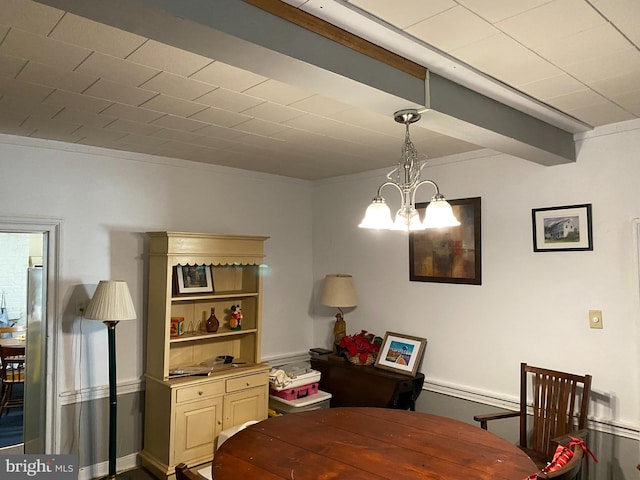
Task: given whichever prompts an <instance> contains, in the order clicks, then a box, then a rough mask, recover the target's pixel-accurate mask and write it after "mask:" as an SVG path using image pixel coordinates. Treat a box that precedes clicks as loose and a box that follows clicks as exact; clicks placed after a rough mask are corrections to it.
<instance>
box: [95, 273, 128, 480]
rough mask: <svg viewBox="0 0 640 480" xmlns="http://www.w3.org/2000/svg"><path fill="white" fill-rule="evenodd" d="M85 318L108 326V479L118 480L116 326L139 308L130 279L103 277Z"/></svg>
mask: <svg viewBox="0 0 640 480" xmlns="http://www.w3.org/2000/svg"><path fill="white" fill-rule="evenodd" d="M84 316H85V318H88V319H91V320H102V321H103V322H104V324H105V325H106V326H107V335H108V337H107V339H108V342H109V474H108V475H107V476H106V477H105V478H106V479H108V480H117V479H118V478H119V477H118V475H117V474H116V436H117V433H116V425H117V423H118V421H117V416H118V392H117V383H116V325H117V324H118V322H119V321H121V320H134V319H135V318H136V310H135V308H134V307H133V300H131V294H130V293H129V287H128V286H127V282H123V281H116V280H102V281H101V282H100V283H99V284H98V287H97V288H96V291H95V293H94V294H93V298H92V299H91V301H90V302H89V305H87V309H86V310H85V312H84Z"/></svg>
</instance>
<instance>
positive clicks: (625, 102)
mask: <svg viewBox="0 0 640 480" xmlns="http://www.w3.org/2000/svg"><path fill="white" fill-rule="evenodd" d="M611 99H612V100H613V101H614V102H615V103H616V104H618V105H619V106H620V107H621V108H624V109H625V110H627V111H628V112H631V113H632V114H633V115H635V116H637V117H640V90H636V91H634V92H628V93H623V94H617V95H615V96H613V97H611Z"/></svg>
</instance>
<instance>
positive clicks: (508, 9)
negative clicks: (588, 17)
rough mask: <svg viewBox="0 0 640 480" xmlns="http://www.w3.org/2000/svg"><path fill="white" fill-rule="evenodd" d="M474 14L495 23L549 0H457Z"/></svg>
mask: <svg viewBox="0 0 640 480" xmlns="http://www.w3.org/2000/svg"><path fill="white" fill-rule="evenodd" d="M457 2H458V3H459V4H461V5H464V6H465V7H467V8H468V9H469V10H471V11H472V12H474V13H475V14H476V15H478V16H480V17H482V18H484V19H485V20H487V21H489V22H491V23H495V22H499V21H500V20H504V19H506V18H510V17H513V16H515V15H518V14H520V13H522V12H526V11H527V10H531V9H533V8H536V7H539V6H540V5H544V4H545V3H549V0H491V1H490V2H487V0H457Z"/></svg>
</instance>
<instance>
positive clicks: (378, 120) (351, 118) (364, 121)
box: [327, 108, 404, 138]
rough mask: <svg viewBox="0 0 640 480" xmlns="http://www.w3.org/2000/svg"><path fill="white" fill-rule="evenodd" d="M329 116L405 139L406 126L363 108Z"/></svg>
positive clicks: (389, 117) (391, 117)
mask: <svg viewBox="0 0 640 480" xmlns="http://www.w3.org/2000/svg"><path fill="white" fill-rule="evenodd" d="M327 116H328V117H330V118H332V119H334V120H338V121H341V122H346V123H351V124H353V125H358V126H360V127H362V128H367V129H369V130H374V131H376V132H378V133H382V134H384V135H393V136H395V135H397V136H398V138H404V137H403V136H404V125H402V124H400V123H397V122H396V121H395V120H394V119H393V116H391V115H389V116H387V115H383V114H381V113H377V112H371V111H368V110H365V109H363V108H350V109H349V110H343V111H341V112H339V113H336V114H333V115H327ZM401 136H402V137H401Z"/></svg>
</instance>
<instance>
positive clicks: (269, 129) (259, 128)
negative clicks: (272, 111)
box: [233, 118, 286, 136]
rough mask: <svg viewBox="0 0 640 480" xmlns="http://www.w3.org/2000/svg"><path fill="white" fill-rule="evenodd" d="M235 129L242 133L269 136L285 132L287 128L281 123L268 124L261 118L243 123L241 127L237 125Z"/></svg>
mask: <svg viewBox="0 0 640 480" xmlns="http://www.w3.org/2000/svg"><path fill="white" fill-rule="evenodd" d="M233 128H234V129H235V130H240V131H241V132H249V133H255V134H258V135H266V136H269V135H273V134H274V133H276V132H279V131H280V130H284V129H285V128H286V127H284V126H283V125H280V124H279V123H273V122H267V121H265V120H260V119H259V118H252V119H251V120H249V121H246V122H243V123H241V124H240V125H236V126H234V127H233Z"/></svg>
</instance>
